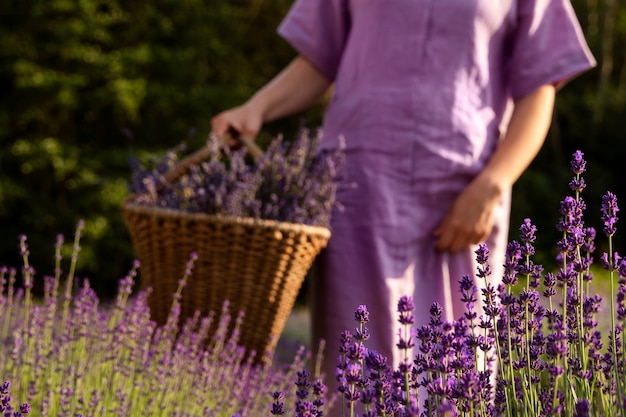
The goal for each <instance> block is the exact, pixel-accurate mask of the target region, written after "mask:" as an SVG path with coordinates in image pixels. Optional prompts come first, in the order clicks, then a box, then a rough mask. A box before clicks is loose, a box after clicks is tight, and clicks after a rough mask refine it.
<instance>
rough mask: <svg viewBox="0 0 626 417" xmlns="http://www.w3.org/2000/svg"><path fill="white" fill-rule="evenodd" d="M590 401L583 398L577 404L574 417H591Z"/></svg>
mask: <svg viewBox="0 0 626 417" xmlns="http://www.w3.org/2000/svg"><path fill="white" fill-rule="evenodd" d="M589 406H590V403H589V400H588V399H587V398H583V399H582V400H578V402H577V403H576V411H575V412H574V417H589Z"/></svg>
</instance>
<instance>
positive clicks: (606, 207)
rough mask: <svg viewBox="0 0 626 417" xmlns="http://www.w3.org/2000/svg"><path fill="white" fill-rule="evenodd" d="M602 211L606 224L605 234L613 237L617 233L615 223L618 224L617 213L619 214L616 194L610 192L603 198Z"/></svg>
mask: <svg viewBox="0 0 626 417" xmlns="http://www.w3.org/2000/svg"><path fill="white" fill-rule="evenodd" d="M601 211H602V221H603V222H604V229H603V230H604V234H605V235H607V236H613V235H614V234H615V232H616V231H617V228H616V227H615V223H616V222H617V213H618V212H619V207H618V206H617V197H616V196H615V194H613V193H612V192H610V191H609V192H607V193H606V194H605V195H604V196H603V197H602V208H601Z"/></svg>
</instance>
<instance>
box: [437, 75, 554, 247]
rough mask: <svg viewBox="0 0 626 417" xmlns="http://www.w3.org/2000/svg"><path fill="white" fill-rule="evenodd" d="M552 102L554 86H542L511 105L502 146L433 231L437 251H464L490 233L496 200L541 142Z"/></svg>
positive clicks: (533, 154) (528, 162)
mask: <svg viewBox="0 0 626 417" xmlns="http://www.w3.org/2000/svg"><path fill="white" fill-rule="evenodd" d="M554 98H555V88H554V86H552V85H545V86H542V87H540V88H538V89H537V90H535V91H534V92H532V93H530V94H528V95H526V96H524V97H522V98H521V99H520V100H518V101H517V103H515V108H514V110H513V114H512V116H511V121H510V123H509V128H508V130H507V132H506V134H505V137H504V138H503V140H502V143H500V145H499V146H498V149H497V150H496V151H495V152H494V154H493V156H492V157H491V159H490V160H489V162H488V163H487V165H486V166H485V168H484V169H483V171H482V172H481V173H480V174H479V175H478V176H477V177H476V178H475V179H474V180H473V181H472V182H471V183H470V184H469V185H468V186H467V188H466V189H465V190H463V192H461V194H460V195H459V196H458V197H457V199H456V200H455V201H454V203H453V204H452V206H451V207H450V208H449V210H448V212H447V214H446V216H445V217H444V219H443V221H442V222H441V224H440V226H439V227H438V228H437V229H436V231H435V236H436V237H437V238H438V243H437V249H439V250H449V251H458V250H461V249H465V248H467V247H468V246H470V245H472V244H475V243H480V242H482V241H484V240H485V239H486V238H487V236H488V235H489V234H490V233H491V229H492V227H493V210H494V208H495V206H496V205H497V204H498V201H499V200H500V197H501V196H502V194H503V193H504V192H505V191H506V190H508V189H509V188H510V187H511V186H512V185H513V184H514V183H515V181H517V179H518V178H519V177H520V176H521V175H522V173H523V172H524V170H526V168H528V166H529V165H530V163H531V162H532V161H533V159H534V158H535V156H537V153H538V152H539V150H540V149H541V146H542V145H543V143H544V141H545V138H546V135H547V133H548V129H549V127H550V122H551V119H552V111H553V109H554Z"/></svg>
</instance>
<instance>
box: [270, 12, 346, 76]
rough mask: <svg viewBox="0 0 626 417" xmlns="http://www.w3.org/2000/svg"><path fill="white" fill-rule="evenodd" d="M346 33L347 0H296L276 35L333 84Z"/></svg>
mask: <svg viewBox="0 0 626 417" xmlns="http://www.w3.org/2000/svg"><path fill="white" fill-rule="evenodd" d="M349 31H350V15H349V10H348V0H296V2H295V3H294V4H293V5H292V6H291V9H290V10H289V12H288V14H287V16H286V17H285V19H284V20H283V21H282V22H281V24H280V26H279V27H278V34H279V35H280V36H282V37H283V38H284V39H285V40H286V41H287V42H289V43H290V44H291V46H293V47H294V48H295V49H296V50H297V51H298V52H299V53H300V54H301V55H302V56H304V57H305V58H307V59H308V60H309V61H310V62H311V63H312V64H313V66H315V67H316V68H317V69H318V70H319V71H320V72H321V73H322V74H323V75H324V76H325V77H326V78H328V80H329V81H334V80H335V76H336V74H337V69H338V67H339V63H340V61H341V55H342V53H343V48H344V45H345V42H346V39H347V37H348V33H349Z"/></svg>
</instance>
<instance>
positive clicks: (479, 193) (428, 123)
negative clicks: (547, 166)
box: [212, 0, 595, 385]
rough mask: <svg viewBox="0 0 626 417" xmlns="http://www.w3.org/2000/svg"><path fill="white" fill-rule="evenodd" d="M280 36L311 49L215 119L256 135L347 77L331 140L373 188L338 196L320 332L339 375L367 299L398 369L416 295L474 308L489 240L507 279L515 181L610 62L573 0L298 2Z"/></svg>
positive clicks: (319, 301) (337, 98)
mask: <svg viewBox="0 0 626 417" xmlns="http://www.w3.org/2000/svg"><path fill="white" fill-rule="evenodd" d="M278 32H279V34H280V35H282V36H283V37H284V38H285V39H286V40H287V41H288V42H290V43H291V44H292V45H293V47H294V48H295V49H296V50H297V51H298V56H297V57H296V58H295V59H294V60H293V61H292V62H291V63H290V64H289V65H288V66H287V67H286V68H285V69H284V70H283V71H282V72H281V73H280V74H278V75H277V76H276V77H275V78H274V79H273V80H271V81H270V82H269V83H268V84H267V85H265V86H264V87H263V88H262V89H260V90H259V91H258V92H257V93H256V94H255V95H253V96H252V97H251V98H250V99H249V100H248V101H246V102H245V103H244V104H242V105H241V106H239V107H236V108H234V109H230V110H227V111H225V112H222V113H220V114H218V115H217V116H215V117H214V118H213V119H212V128H213V131H214V133H215V134H217V135H218V136H223V135H224V134H225V133H226V132H227V131H228V130H229V129H234V130H236V131H238V132H240V134H242V135H244V136H247V137H255V136H256V135H257V134H258V132H259V130H260V129H261V127H262V124H263V123H265V122H268V121H271V120H275V119H278V118H281V117H284V116H287V115H290V114H293V113H296V112H299V111H301V110H304V109H306V108H308V107H309V106H311V105H312V104H313V103H315V102H316V101H317V100H319V99H320V97H322V95H323V94H324V92H325V91H326V90H327V89H328V88H329V86H331V84H334V92H333V97H332V101H331V103H330V105H329V107H328V109H327V113H326V116H325V120H324V124H323V127H322V132H323V135H324V139H323V141H322V144H321V146H322V147H328V148H332V147H334V146H337V139H336V138H337V136H339V135H342V136H343V137H344V138H345V143H346V147H347V148H346V171H345V172H346V174H347V175H348V177H349V180H350V181H354V182H356V183H357V187H356V188H354V189H343V190H341V192H340V193H339V194H338V197H337V198H338V201H339V202H340V203H341V205H342V206H344V207H345V208H344V210H343V211H337V212H336V213H334V215H333V219H332V225H331V229H332V232H333V235H332V237H331V239H330V241H329V245H328V248H327V249H326V251H325V252H324V253H323V254H322V255H321V258H320V262H319V271H317V274H316V275H315V276H314V279H313V282H312V300H311V305H312V317H313V339H312V341H313V345H314V346H315V345H316V344H317V341H318V340H319V339H325V340H326V342H327V350H326V355H325V357H326V359H325V365H324V371H325V373H326V375H328V376H329V377H328V378H327V382H329V383H331V385H332V383H333V379H334V367H335V365H336V357H337V355H338V348H339V335H340V332H341V331H342V330H346V329H348V330H351V329H354V327H355V326H356V324H355V323H354V321H353V316H354V315H353V313H354V310H355V308H356V307H357V306H358V305H360V304H365V305H367V307H368V309H369V310H370V312H371V314H370V317H371V321H370V323H368V328H369V330H370V333H371V335H372V338H371V340H370V341H369V342H368V344H369V347H370V348H372V349H376V350H378V351H379V352H380V353H383V354H385V355H386V356H387V357H389V358H393V362H394V364H395V365H397V364H398V362H399V360H400V359H399V357H398V354H397V353H396V352H395V351H396V349H395V343H396V342H397V331H398V327H397V325H396V312H395V310H396V304H397V302H398V299H399V298H400V297H401V296H402V295H411V296H413V298H414V302H415V306H416V324H415V325H416V326H420V325H421V324H425V323H426V322H427V321H428V311H429V307H430V305H431V304H432V303H433V302H434V301H437V302H439V303H440V304H441V306H442V307H443V308H444V312H445V314H446V317H445V318H447V319H450V320H452V319H455V318H458V317H460V316H461V314H462V311H463V310H462V309H463V305H462V303H461V302H460V300H459V296H458V295H457V294H458V291H457V282H458V280H459V279H460V278H461V277H462V276H463V275H465V274H470V275H472V276H473V275H474V273H475V271H476V264H475V261H474V258H475V254H474V250H475V249H476V245H477V244H478V243H481V242H484V243H486V244H487V246H488V248H489V250H490V253H491V256H490V260H491V267H492V270H493V275H492V279H493V280H494V283H495V284H497V280H498V279H499V278H500V277H501V275H502V267H501V265H502V263H503V259H504V250H505V247H506V243H507V233H508V223H509V205H510V198H509V197H510V190H511V187H512V185H513V184H514V182H515V181H516V180H517V179H518V178H519V176H520V175H521V174H522V173H523V171H524V170H525V169H526V168H527V167H528V165H529V164H530V163H531V161H532V160H533V158H534V157H535V156H536V154H537V153H538V151H539V150H540V148H541V146H542V144H543V142H544V140H545V137H546V134H547V131H548V128H549V125H550V121H551V116H552V110H553V105H554V99H555V92H556V90H557V89H558V88H560V87H561V86H562V85H563V84H564V83H565V82H566V81H567V80H569V79H570V78H571V77H573V76H575V75H577V74H579V73H580V72H582V71H585V70H587V69H589V68H591V67H592V66H594V65H595V62H594V60H593V57H592V56H591V54H590V52H589V50H588V48H587V45H586V43H585V40H584V38H583V35H582V32H581V29H580V27H579V24H578V22H577V20H576V16H575V14H574V11H573V10H572V7H571V5H570V3H569V1H568V0H497V1H495V0H297V1H296V2H295V4H294V5H293V6H292V8H291V10H290V11H289V13H288V15H287V16H286V18H285V19H284V21H283V22H282V24H281V25H280V27H279V29H278ZM480 285H481V282H477V286H479V287H480Z"/></svg>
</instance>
